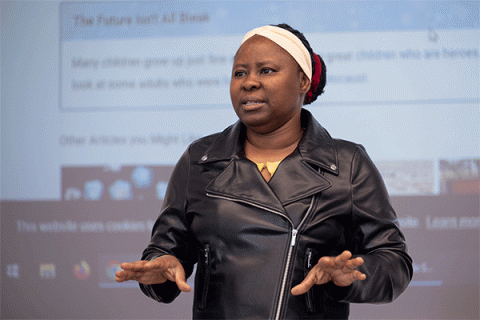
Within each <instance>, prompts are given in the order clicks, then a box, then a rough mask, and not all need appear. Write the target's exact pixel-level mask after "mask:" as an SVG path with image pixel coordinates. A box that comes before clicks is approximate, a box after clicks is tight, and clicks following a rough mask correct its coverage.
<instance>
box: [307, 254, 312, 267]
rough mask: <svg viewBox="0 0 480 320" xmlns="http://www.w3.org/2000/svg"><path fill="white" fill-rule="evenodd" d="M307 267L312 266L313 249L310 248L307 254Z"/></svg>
mask: <svg viewBox="0 0 480 320" xmlns="http://www.w3.org/2000/svg"><path fill="white" fill-rule="evenodd" d="M307 268H308V269H311V268H312V250H311V249H310V250H308V254H307Z"/></svg>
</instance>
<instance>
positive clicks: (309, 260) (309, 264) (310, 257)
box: [304, 248, 316, 313]
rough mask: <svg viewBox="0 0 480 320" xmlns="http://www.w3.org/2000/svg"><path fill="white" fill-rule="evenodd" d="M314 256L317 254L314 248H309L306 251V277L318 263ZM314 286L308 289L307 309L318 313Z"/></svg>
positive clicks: (306, 296)
mask: <svg viewBox="0 0 480 320" xmlns="http://www.w3.org/2000/svg"><path fill="white" fill-rule="evenodd" d="M314 256H316V254H314V250H313V249H312V248H308V249H307V251H306V253H305V264H304V266H305V267H304V278H305V277H306V276H307V275H308V273H309V272H310V270H312V268H313V266H314V265H315V263H316V262H315V261H314ZM314 287H315V285H314ZM314 287H312V288H310V290H308V291H307V293H306V294H305V298H306V299H307V301H306V303H307V310H308V312H309V313H316V310H315V299H314V298H315V297H314V295H313V291H314Z"/></svg>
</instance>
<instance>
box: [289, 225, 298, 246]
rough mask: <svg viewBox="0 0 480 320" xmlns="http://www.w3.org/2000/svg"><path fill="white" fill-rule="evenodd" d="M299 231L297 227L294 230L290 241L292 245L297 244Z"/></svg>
mask: <svg viewBox="0 0 480 320" xmlns="http://www.w3.org/2000/svg"><path fill="white" fill-rule="evenodd" d="M297 233H298V230H297V229H293V230H292V242H291V243H290V245H291V246H292V247H294V246H295V242H296V241H297Z"/></svg>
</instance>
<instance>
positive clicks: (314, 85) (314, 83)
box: [306, 53, 322, 102]
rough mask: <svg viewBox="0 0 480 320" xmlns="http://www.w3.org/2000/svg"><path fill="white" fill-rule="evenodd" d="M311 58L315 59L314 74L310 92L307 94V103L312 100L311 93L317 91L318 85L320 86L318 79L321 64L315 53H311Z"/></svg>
mask: <svg viewBox="0 0 480 320" xmlns="http://www.w3.org/2000/svg"><path fill="white" fill-rule="evenodd" d="M313 58H314V59H315V73H314V74H313V76H312V82H311V84H310V90H308V92H307V99H306V100H307V102H310V101H311V100H312V96H313V93H314V92H315V91H317V88H318V85H319V84H320V77H321V76H322V63H321V62H320V58H319V57H318V55H317V54H316V53H313Z"/></svg>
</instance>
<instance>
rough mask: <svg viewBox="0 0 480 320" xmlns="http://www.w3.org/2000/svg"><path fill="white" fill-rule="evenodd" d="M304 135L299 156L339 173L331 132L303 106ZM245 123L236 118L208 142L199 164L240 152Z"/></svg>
mask: <svg viewBox="0 0 480 320" xmlns="http://www.w3.org/2000/svg"><path fill="white" fill-rule="evenodd" d="M301 119H302V120H301V121H302V126H303V127H304V128H305V131H304V133H303V137H302V139H301V140H300V142H299V143H298V151H299V152H300V155H301V157H302V159H303V160H304V161H305V162H307V163H309V164H312V165H314V166H318V167H321V168H322V169H324V170H326V171H328V172H330V173H333V174H335V175H338V157H337V149H336V147H335V142H334V140H333V139H332V137H331V136H330V134H329V133H328V132H327V131H326V130H325V129H324V128H323V127H322V126H321V125H320V124H319V123H318V122H317V120H315V118H314V117H313V116H312V114H311V113H310V112H309V111H308V110H305V109H302V115H301ZM245 132H246V128H245V126H244V125H243V124H242V123H241V122H240V121H237V122H236V123H235V124H233V125H231V126H230V127H228V128H227V129H225V130H224V131H223V132H222V133H220V135H219V136H218V138H217V139H216V140H215V141H214V142H213V143H212V144H211V145H210V147H209V148H208V149H207V151H206V152H205V154H204V156H203V157H202V158H201V160H200V161H199V163H208V162H214V161H221V160H227V161H228V160H231V159H232V158H235V157H237V156H238V155H239V154H240V153H242V152H243V143H244V141H245Z"/></svg>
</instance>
